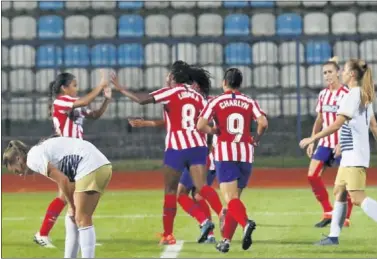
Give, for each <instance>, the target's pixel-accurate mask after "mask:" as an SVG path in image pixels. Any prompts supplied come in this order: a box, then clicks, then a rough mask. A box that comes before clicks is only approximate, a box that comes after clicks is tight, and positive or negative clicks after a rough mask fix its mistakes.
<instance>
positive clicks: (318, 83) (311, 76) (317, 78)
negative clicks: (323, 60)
mask: <svg viewBox="0 0 377 259" xmlns="http://www.w3.org/2000/svg"><path fill="white" fill-rule="evenodd" d="M306 77H307V79H308V87H311V88H322V87H323V85H324V81H323V68H322V65H312V66H309V67H308V68H307V69H306Z"/></svg>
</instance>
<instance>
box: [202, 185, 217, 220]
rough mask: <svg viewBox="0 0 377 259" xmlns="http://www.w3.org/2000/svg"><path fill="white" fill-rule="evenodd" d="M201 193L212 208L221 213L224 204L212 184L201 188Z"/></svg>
mask: <svg viewBox="0 0 377 259" xmlns="http://www.w3.org/2000/svg"><path fill="white" fill-rule="evenodd" d="M199 194H200V195H201V196H202V197H203V198H204V199H205V200H206V201H207V202H208V204H209V205H210V206H211V208H212V209H213V210H214V211H215V212H216V214H217V215H220V213H221V210H222V208H223V205H222V204H221V201H220V197H219V195H218V194H217V192H216V191H215V189H213V188H212V187H211V186H208V185H205V186H203V188H202V189H201V190H200V192H199Z"/></svg>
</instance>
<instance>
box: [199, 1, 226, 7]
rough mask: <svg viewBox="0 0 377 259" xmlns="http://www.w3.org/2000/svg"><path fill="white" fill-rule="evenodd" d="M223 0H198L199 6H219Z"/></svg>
mask: <svg viewBox="0 0 377 259" xmlns="http://www.w3.org/2000/svg"><path fill="white" fill-rule="evenodd" d="M221 4H222V3H221V1H198V3H197V5H198V7H199V8H218V7H220V6H221Z"/></svg>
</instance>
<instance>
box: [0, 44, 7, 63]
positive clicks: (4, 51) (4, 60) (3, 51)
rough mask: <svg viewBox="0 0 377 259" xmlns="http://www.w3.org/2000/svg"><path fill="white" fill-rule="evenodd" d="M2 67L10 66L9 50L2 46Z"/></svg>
mask: <svg viewBox="0 0 377 259" xmlns="http://www.w3.org/2000/svg"><path fill="white" fill-rule="evenodd" d="M1 66H2V67H7V66H9V49H8V47H6V46H4V45H3V46H1Z"/></svg>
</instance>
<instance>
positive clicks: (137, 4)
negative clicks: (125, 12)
mask: <svg viewBox="0 0 377 259" xmlns="http://www.w3.org/2000/svg"><path fill="white" fill-rule="evenodd" d="M118 7H119V9H140V8H142V7H143V1H118Z"/></svg>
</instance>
